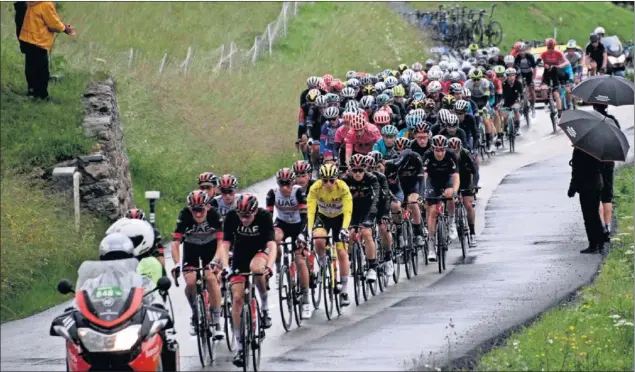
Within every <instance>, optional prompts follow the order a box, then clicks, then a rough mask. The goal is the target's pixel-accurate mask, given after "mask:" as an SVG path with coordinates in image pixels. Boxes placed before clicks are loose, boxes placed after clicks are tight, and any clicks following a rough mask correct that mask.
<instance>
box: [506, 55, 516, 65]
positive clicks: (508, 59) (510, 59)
mask: <svg viewBox="0 0 635 372" xmlns="http://www.w3.org/2000/svg"><path fill="white" fill-rule="evenodd" d="M503 61H504V62H505V64H506V65H507V64H510V63H514V61H516V58H514V56H512V55H511V54H508V55H506V56H505V58H503Z"/></svg>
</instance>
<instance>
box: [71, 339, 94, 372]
mask: <svg viewBox="0 0 635 372" xmlns="http://www.w3.org/2000/svg"><path fill="white" fill-rule="evenodd" d="M66 362H67V366H68V370H69V371H88V370H89V369H90V364H88V363H86V361H85V360H84V358H82V356H81V355H79V346H77V345H75V344H74V343H72V342H70V341H66Z"/></svg>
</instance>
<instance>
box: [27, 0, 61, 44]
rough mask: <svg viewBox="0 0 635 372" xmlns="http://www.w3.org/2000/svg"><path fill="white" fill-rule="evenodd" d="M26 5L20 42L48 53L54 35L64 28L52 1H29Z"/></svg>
mask: <svg viewBox="0 0 635 372" xmlns="http://www.w3.org/2000/svg"><path fill="white" fill-rule="evenodd" d="M27 5H28V8H27V10H26V15H25V16H24V24H23V25H22V31H21V32H20V40H22V41H24V42H26V43H29V44H33V45H37V46H38V47H40V48H42V49H46V50H48V51H49V52H50V51H51V48H52V47H53V40H54V38H55V34H54V33H55V32H63V31H64V30H65V29H66V26H65V25H64V24H63V23H62V21H60V18H59V16H58V15H57V10H55V5H54V4H53V2H52V1H29V2H28V4H27Z"/></svg>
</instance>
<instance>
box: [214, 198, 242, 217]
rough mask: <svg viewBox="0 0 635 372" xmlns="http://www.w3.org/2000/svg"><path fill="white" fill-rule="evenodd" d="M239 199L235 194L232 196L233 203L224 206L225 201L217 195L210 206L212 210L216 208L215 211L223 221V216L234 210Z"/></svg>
mask: <svg viewBox="0 0 635 372" xmlns="http://www.w3.org/2000/svg"><path fill="white" fill-rule="evenodd" d="M239 197H240V194H236V195H235V196H234V201H233V202H232V203H231V204H226V203H225V201H224V200H223V196H222V195H218V196H216V197H214V199H213V201H212V203H211V205H212V206H213V207H214V208H216V211H218V214H220V216H221V219H222V220H225V216H226V215H227V213H229V211H232V210H234V209H236V204H237V203H238V198H239Z"/></svg>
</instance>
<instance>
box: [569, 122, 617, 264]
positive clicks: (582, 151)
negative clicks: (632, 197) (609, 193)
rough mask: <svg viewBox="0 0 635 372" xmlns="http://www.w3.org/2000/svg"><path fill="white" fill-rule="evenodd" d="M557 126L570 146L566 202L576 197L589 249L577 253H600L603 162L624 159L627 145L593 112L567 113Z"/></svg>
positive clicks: (612, 127) (602, 236) (602, 232)
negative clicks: (569, 141)
mask: <svg viewBox="0 0 635 372" xmlns="http://www.w3.org/2000/svg"><path fill="white" fill-rule="evenodd" d="M559 126H560V127H561V128H562V130H563V131H564V133H565V134H566V135H567V137H569V139H570V140H571V143H572V144H573V146H574V150H573V155H572V158H571V161H570V162H569V164H570V165H571V182H570V184H569V190H568V192H567V195H568V196H569V197H570V198H572V197H574V196H575V194H576V193H577V194H579V196H580V209H581V210H582V217H583V219H584V227H585V229H586V233H587V238H588V240H589V247H588V248H587V249H584V250H582V251H580V252H581V253H596V252H601V251H602V249H604V242H605V238H606V236H605V233H604V227H603V226H602V220H601V218H600V210H599V206H600V202H601V200H602V188H603V182H602V172H603V169H604V167H605V164H606V163H605V162H613V161H624V160H625V159H626V154H627V153H628V149H629V144H628V141H627V140H626V136H625V135H624V133H622V131H621V130H620V129H619V128H618V127H617V125H616V124H615V123H614V122H613V120H611V119H609V118H607V117H605V116H604V115H602V114H599V113H597V112H587V111H580V110H576V111H567V112H565V113H564V114H563V115H562V120H561V122H560V124H559ZM608 186H610V187H612V186H611V185H608ZM605 200H606V199H605Z"/></svg>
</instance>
